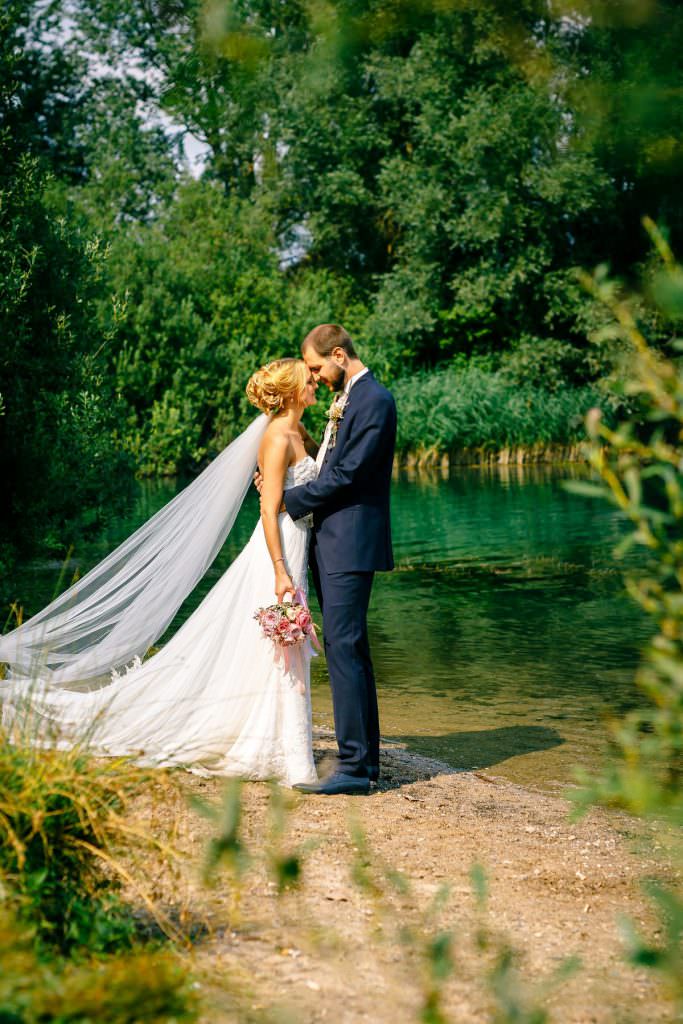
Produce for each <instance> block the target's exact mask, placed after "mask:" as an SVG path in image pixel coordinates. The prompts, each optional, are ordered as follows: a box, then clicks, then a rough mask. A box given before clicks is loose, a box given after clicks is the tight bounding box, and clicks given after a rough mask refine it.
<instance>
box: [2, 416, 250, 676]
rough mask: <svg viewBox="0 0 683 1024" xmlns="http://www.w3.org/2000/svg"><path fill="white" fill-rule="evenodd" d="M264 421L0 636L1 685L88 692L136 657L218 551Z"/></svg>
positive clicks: (244, 485) (244, 486)
mask: <svg viewBox="0 0 683 1024" xmlns="http://www.w3.org/2000/svg"><path fill="white" fill-rule="evenodd" d="M268 421H269V420H268V417H267V416H265V415H262V416H259V417H258V418H257V419H256V420H254V421H253V423H252V424H251V425H250V426H249V427H248V428H247V429H246V430H245V431H244V433H242V434H240V436H239V437H238V438H236V440H234V441H233V442H232V443H231V444H230V445H228V447H227V448H225V449H224V451H223V452H221V454H220V455H219V456H218V457H217V458H216V459H214V461H213V462H212V463H211V464H210V465H209V466H208V467H207V468H206V469H205V470H204V471H203V472H202V473H201V474H200V475H199V476H198V477H197V478H196V480H194V481H193V482H192V483H191V484H190V485H189V486H188V487H186V488H185V489H184V490H183V491H181V492H180V494H178V495H176V497H175V498H173V499H172V501H170V502H169V503H168V504H167V505H165V506H164V507H163V508H162V509H161V510H160V511H159V512H157V513H156V515H154V516H152V518H151V519H149V520H148V521H147V522H146V523H145V524H144V525H143V526H141V527H140V528H139V529H138V530H137V531H136V532H135V533H134V534H132V536H131V537H129V538H128V539H127V540H126V541H124V543H123V544H121V545H120V546H119V547H118V548H116V550H115V551H113V552H112V553H111V554H110V555H108V556H107V557H106V558H105V559H104V560H103V561H102V562H100V563H99V564H98V565H96V566H95V567H94V568H93V569H91V570H90V572H88V573H87V575H86V576H84V577H83V578H82V579H80V580H78V581H77V582H76V583H74V584H73V586H71V587H70V588H69V589H68V590H66V591H65V592H64V593H63V594H61V595H60V596H59V597H58V598H57V599H56V600H54V601H52V603H51V604H49V605H48V606H47V607H46V608H44V609H43V610H42V611H41V612H39V613H38V614H37V615H34V616H33V618H31V619H29V620H28V621H27V622H26V623H24V624H23V625H21V626H19V627H18V628H17V629H15V630H13V632H11V633H8V634H7V635H6V636H2V637H0V662H3V663H6V664H8V665H9V667H10V671H9V673H8V676H7V681H8V683H9V684H13V685H19V686H20V687H21V686H22V685H24V684H29V683H30V684H31V685H35V684H36V683H37V684H39V685H40V686H45V687H47V688H53V687H56V688H68V689H71V688H74V687H75V686H78V688H81V687H83V686H84V687H89V686H96V685H97V684H98V683H100V682H103V681H106V680H109V679H110V678H111V674H112V672H117V671H120V670H121V669H123V668H124V667H125V666H126V665H128V664H129V663H130V662H131V661H132V660H133V659H135V658H136V657H137V658H140V657H142V655H144V654H145V652H146V651H147V650H148V649H149V647H150V646H151V645H152V644H153V643H154V641H155V640H157V639H158V638H159V637H160V636H161V634H162V633H163V631H164V629H165V628H166V626H167V625H168V624H169V623H170V621H171V619H172V618H173V616H174V615H175V613H176V611H177V610H178V608H179V607H180V605H181V604H182V602H183V601H184V599H185V598H186V597H187V595H188V594H189V593H190V591H191V590H192V589H193V587H194V586H195V585H196V583H197V582H198V580H199V579H201V577H202V576H203V575H204V573H205V572H206V570H207V569H208V567H209V566H210V565H211V563H212V562H213V560H214V558H215V557H216V555H217V554H218V552H219V550H220V548H221V546H222V545H223V542H224V541H225V539H226V537H227V535H228V533H229V531H230V529H231V527H232V525H233V523H234V521H235V518H236V516H237V513H238V511H239V509H240V506H241V505H242V502H243V501H244V497H245V495H246V492H247V490H248V488H249V485H250V481H251V477H252V473H253V470H254V468H255V466H256V458H257V453H258V448H259V444H260V442H261V438H262V437H263V434H264V432H265V429H266V426H267V425H268ZM0 692H1V691H0Z"/></svg>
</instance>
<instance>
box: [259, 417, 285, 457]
mask: <svg viewBox="0 0 683 1024" xmlns="http://www.w3.org/2000/svg"><path fill="white" fill-rule="evenodd" d="M290 444H291V442H290V439H289V436H288V434H287V433H286V431H285V430H283V425H282V424H281V423H278V422H277V421H273V422H272V423H269V424H268V426H267V427H266V432H265V434H264V435H263V438H262V439H261V444H260V446H259V452H258V462H259V466H262V465H263V463H264V460H265V459H266V458H268V459H277V460H278V461H280V459H282V460H283V461H289V449H290Z"/></svg>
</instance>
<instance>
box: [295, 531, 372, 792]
mask: <svg viewBox="0 0 683 1024" xmlns="http://www.w3.org/2000/svg"><path fill="white" fill-rule="evenodd" d="M312 555H313V557H312V558H311V570H312V573H313V582H314V584H315V589H316V593H317V595H318V600H319V602H320V607H321V610H322V613H323V639H324V646H325V657H326V659H327V668H328V672H329V675H330V687H331V689H332V705H333V708H334V728H335V734H336V737H337V745H338V747H339V762H338V765H337V770H338V771H340V772H343V773H345V774H346V775H354V776H358V777H360V778H365V777H366V776H367V774H368V766H369V765H375V766H376V765H379V712H378V708H377V688H376V686H375V674H374V672H373V669H372V660H371V658H370V644H369V641H368V623H367V613H368V605H369V603H370V591H371V589H372V581H373V577H374V573H373V572H330V573H328V572H325V570H324V567H323V564H322V560H321V558H320V553H319V551H317V550H316V551H314V552H312Z"/></svg>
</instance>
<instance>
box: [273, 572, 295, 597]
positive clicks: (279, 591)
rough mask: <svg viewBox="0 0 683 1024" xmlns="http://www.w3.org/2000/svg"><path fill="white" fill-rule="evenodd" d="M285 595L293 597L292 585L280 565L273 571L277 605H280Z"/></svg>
mask: <svg viewBox="0 0 683 1024" xmlns="http://www.w3.org/2000/svg"><path fill="white" fill-rule="evenodd" d="M285 594H291V595H292V597H294V584H293V582H292V578H291V576H290V575H289V573H288V572H287V570H286V569H283V568H282V563H280V564H279V566H278V567H277V568H276V569H275V596H276V597H277V603H278V604H282V601H283V599H284V596H285Z"/></svg>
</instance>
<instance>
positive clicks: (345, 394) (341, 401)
mask: <svg viewBox="0 0 683 1024" xmlns="http://www.w3.org/2000/svg"><path fill="white" fill-rule="evenodd" d="M369 372H370V371H369V369H368V367H367V366H364V367H363V369H362V370H359V371H358V373H354V375H353V377H349V379H348V380H347V381H346V384H344V387H343V389H342V390H341V391H340V392H339V393H338V395H337V396H336V398H335V399H334V403H335V404H336V405H339V406H341V408H342V409H343V408H344V406H345V405H346V403H347V402H348V400H349V391H350V390H351V388H352V387H353V385H354V384H355V383H356V381H357V380H360V378H361V377H364V376H365V374H366V373H369ZM332 423H333V420H331V419H330V420H328V421H327V426H326V427H325V433H324V434H323V439H322V441H321V443H320V448H319V449H318V454H317V456H316V459H315V461H316V465H317V466H318V469H320V467H321V466H322V464H323V459H324V458H325V452H326V451H327V449H328V446H329V443H330V435H331V434H332Z"/></svg>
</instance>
